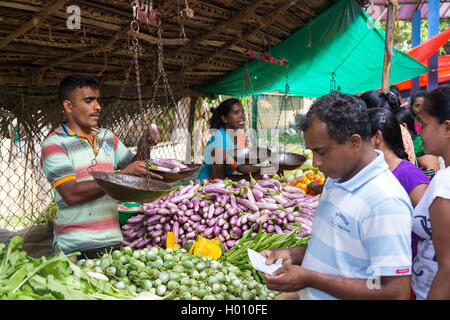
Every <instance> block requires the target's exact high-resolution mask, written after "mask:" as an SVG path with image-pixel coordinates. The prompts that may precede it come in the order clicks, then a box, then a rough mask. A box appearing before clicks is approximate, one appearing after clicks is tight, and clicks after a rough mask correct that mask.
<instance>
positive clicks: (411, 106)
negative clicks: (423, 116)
mask: <svg viewBox="0 0 450 320" xmlns="http://www.w3.org/2000/svg"><path fill="white" fill-rule="evenodd" d="M426 94H427V92H426V91H424V90H419V91H416V92H415V93H414V94H413V95H412V96H411V99H410V100H411V101H410V102H409V106H410V109H411V112H412V114H413V115H414V117H417V114H415V113H414V108H413V106H414V102H415V101H416V99H417V98H419V97H425V96H426Z"/></svg>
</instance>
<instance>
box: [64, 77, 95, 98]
mask: <svg viewBox="0 0 450 320" xmlns="http://www.w3.org/2000/svg"><path fill="white" fill-rule="evenodd" d="M83 87H91V88H93V89H98V88H99V87H100V84H99V82H98V81H97V80H96V79H95V78H93V77H90V76H83V75H79V74H72V75H70V76H67V77H65V78H64V79H63V80H62V81H61V83H60V84H59V88H58V100H59V102H60V103H61V104H63V102H64V100H67V99H69V95H70V94H71V93H72V92H73V91H74V90H75V89H76V88H83Z"/></svg>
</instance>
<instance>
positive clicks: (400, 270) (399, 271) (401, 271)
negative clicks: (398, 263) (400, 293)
mask: <svg viewBox="0 0 450 320" xmlns="http://www.w3.org/2000/svg"><path fill="white" fill-rule="evenodd" d="M408 272H409V268H406V269H397V270H395V273H400V274H401V273H408Z"/></svg>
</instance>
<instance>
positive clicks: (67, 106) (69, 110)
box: [62, 99, 73, 113]
mask: <svg viewBox="0 0 450 320" xmlns="http://www.w3.org/2000/svg"><path fill="white" fill-rule="evenodd" d="M62 105H63V107H64V110H66V112H67V113H72V107H73V106H72V102H70V100H68V99H66V100H64V101H63V103H62Z"/></svg>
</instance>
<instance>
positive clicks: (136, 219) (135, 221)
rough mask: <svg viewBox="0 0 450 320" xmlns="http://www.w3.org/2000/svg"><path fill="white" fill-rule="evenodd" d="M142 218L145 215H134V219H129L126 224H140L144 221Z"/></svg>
mask: <svg viewBox="0 0 450 320" xmlns="http://www.w3.org/2000/svg"><path fill="white" fill-rule="evenodd" d="M144 218H145V215H143V214H138V215H136V216H134V217H131V218H129V219H128V221H127V222H128V223H131V224H136V223H139V222H141V221H142V219H144Z"/></svg>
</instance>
